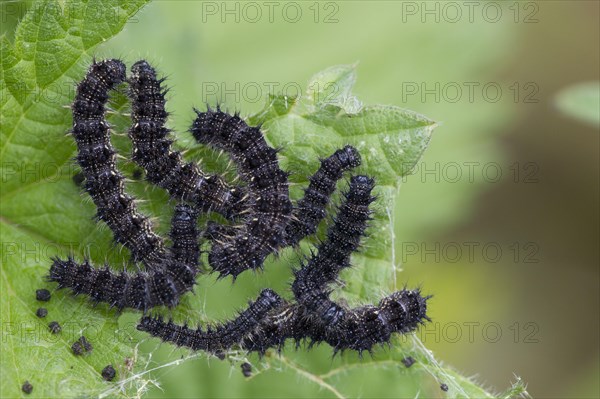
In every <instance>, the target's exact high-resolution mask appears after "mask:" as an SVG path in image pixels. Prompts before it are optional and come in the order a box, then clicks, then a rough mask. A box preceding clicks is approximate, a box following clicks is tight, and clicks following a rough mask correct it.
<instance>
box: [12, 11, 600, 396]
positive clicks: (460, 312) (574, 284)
mask: <svg viewBox="0 0 600 399" xmlns="http://www.w3.org/2000/svg"><path fill="white" fill-rule="evenodd" d="M13 4H14V2H13ZM291 4H292V5H289V4H288V3H283V2H272V3H268V2H250V3H243V2H221V1H218V2H210V1H208V2H202V1H155V2H153V3H151V4H150V5H149V6H147V7H146V8H145V9H144V10H143V11H142V12H141V13H139V14H138V15H137V16H136V17H134V18H133V20H132V21H130V22H129V23H128V25H127V27H126V28H125V30H124V32H122V33H121V34H119V35H118V36H117V37H116V38H115V39H114V40H111V41H109V42H107V43H106V44H105V45H104V46H102V47H101V48H100V50H99V53H98V54H97V55H98V56H100V57H102V56H111V57H113V56H119V57H122V58H124V59H125V60H127V62H128V63H131V62H132V61H135V60H137V59H139V58H146V59H148V60H150V61H151V62H153V63H154V64H155V65H156V66H157V68H158V69H159V70H160V71H162V72H163V73H164V74H165V75H166V76H167V77H168V83H169V86H170V87H171V88H172V90H171V99H170V102H169V103H168V107H169V110H170V111H172V113H173V118H174V119H173V120H172V127H174V128H175V129H176V130H178V131H179V132H185V130H186V128H187V126H188V125H189V123H190V121H191V119H192V112H191V108H190V105H191V104H193V105H195V106H198V107H202V106H203V104H204V103H205V102H209V103H211V104H215V103H216V102H217V100H220V101H221V102H224V103H225V104H226V105H227V107H229V109H238V110H241V111H242V114H244V115H249V114H251V113H253V112H255V111H258V110H260V109H261V108H262V107H263V105H264V99H265V97H266V95H268V94H269V93H270V92H273V91H274V92H279V91H282V90H284V89H287V90H288V94H295V93H296V91H297V88H302V89H304V87H305V83H306V81H307V80H308V79H309V78H310V76H311V75H312V74H313V73H316V72H317V71H320V70H322V69H324V68H326V67H328V66H331V65H336V64H347V63H355V62H358V66H357V71H358V80H357V83H356V87H355V94H356V96H357V97H358V98H359V99H360V100H362V101H363V102H364V103H365V104H371V103H373V104H374V103H383V104H395V105H400V106H403V107H406V108H409V109H412V110H414V111H417V112H419V113H422V114H424V115H426V116H428V117H430V118H432V119H434V120H436V121H439V122H440V123H441V126H440V127H439V128H438V129H436V131H435V132H434V137H433V139H432V141H431V145H430V148H429V149H428V150H427V151H426V153H425V156H424V159H423V160H422V163H421V164H419V166H418V169H417V170H416V173H415V174H414V175H412V176H410V177H408V178H407V179H406V181H405V183H404V184H403V186H402V189H401V190H400V196H399V198H398V201H397V203H396V207H397V209H398V210H399V213H398V214H399V215H400V217H399V218H398V220H396V221H395V226H394V231H395V235H396V248H395V250H396V258H397V263H398V266H401V268H402V270H403V271H402V272H401V273H399V274H398V284H399V285H402V284H404V283H407V282H408V283H409V285H411V286H412V285H418V284H422V285H423V287H424V290H425V291H426V292H427V293H432V294H434V295H435V296H434V298H433V299H432V301H431V305H430V307H431V316H432V318H433V319H434V323H432V325H430V326H429V327H427V328H425V329H422V330H421V331H420V333H419V334H420V336H421V338H422V340H423V341H424V343H425V345H426V346H427V347H428V348H430V349H432V350H433V351H434V353H435V355H436V357H437V358H438V359H441V360H443V361H444V362H445V363H447V364H450V365H452V366H454V367H455V368H456V369H458V370H459V371H461V372H462V373H463V374H466V375H477V377H476V378H477V380H478V381H481V382H483V383H484V384H485V385H486V386H491V387H494V388H496V389H503V388H505V387H506V386H507V385H508V382H509V380H511V379H512V378H513V373H514V374H517V375H519V376H522V377H523V378H524V380H525V381H526V382H527V383H528V386H529V389H528V391H529V392H530V393H531V394H532V395H533V396H534V397H553V398H564V397H577V398H587V397H590V398H591V397H599V396H600V392H599V374H600V366H599V335H600V334H599V316H598V315H599V310H600V309H599V303H600V298H599V291H600V290H599V277H600V276H599V268H598V266H599V246H598V242H599V214H598V212H599V211H598V203H599V157H598V150H599V134H598V133H599V132H598V129H599V126H598V117H597V112H599V111H598V109H597V107H593V106H592V108H591V113H592V115H591V117H583V118H581V117H578V115H577V112H575V113H573V116H571V115H570V113H569V109H570V108H569V107H568V106H567V107H563V106H559V105H560V104H562V103H564V101H562V102H561V101H559V99H560V96H561V93H563V90H565V89H568V88H569V87H570V86H572V85H575V84H581V83H586V82H594V81H598V80H599V76H598V74H599V69H600V60H599V48H600V43H599V37H600V31H599V13H600V9H599V3H598V2H596V1H547V2H543V1H541V2H532V1H522V2H514V1H508V2H443V1H442V2H434V1H431V2H420V1H418V2H411V1H368V2H367V1H347V2H328V1H323V2H314V1H300V2H294V3H291ZM5 6H6V4H5ZM270 7H272V8H270ZM269 10H271V12H272V14H269ZM259 11H260V13H261V15H258V14H257V12H259ZM298 11H299V12H300V14H298ZM13 22H14V21H10V20H9V21H6V24H5V26H4V27H3V31H6V32H11V31H12V30H13V29H12V28H11V24H12V23H13ZM588 87H591V88H592V89H591V91H592V94H594V92H595V94H596V95H597V91H598V86H597V84H596V85H593V84H592V85H591V86H588ZM592 97H593V95H592ZM586 104H587V103H586ZM565 110H566V111H565ZM594 112H596V114H595V113H594ZM571 113H572V112H571ZM588 115H589V114H588ZM180 139H181V140H187V142H188V143H190V144H191V140H190V137H189V135H187V134H185V133H184V134H182V135H181V137H180ZM294 259H295V258H294ZM288 278H289V273H288V272H283V271H280V270H275V271H274V270H268V271H267V273H265V275H264V276H258V277H257V276H243V278H241V279H240V280H241V281H240V284H236V285H235V287H233V286H231V284H230V283H228V282H227V283H223V282H219V283H216V282H215V281H214V279H213V278H207V279H205V280H204V281H203V282H201V283H200V284H201V286H200V287H199V292H201V293H202V294H201V295H205V296H206V304H207V305H206V309H205V311H206V313H207V316H208V317H210V318H221V317H225V316H226V315H229V314H231V313H232V311H233V309H235V308H236V307H238V306H240V305H242V304H243V303H244V302H245V301H246V300H247V298H249V297H252V296H254V294H255V293H256V292H257V291H258V289H259V288H260V287H261V286H264V285H265V284H269V285H270V286H272V287H275V288H278V287H279V288H281V287H285V284H286V281H287V279H288ZM140 351H146V352H150V353H152V359H151V362H152V363H151V364H149V368H152V367H153V366H155V365H157V364H163V363H165V362H166V361H168V360H173V359H178V358H180V357H181V356H187V352H186V351H179V350H178V351H173V350H172V349H171V348H170V347H169V346H168V345H158V344H157V342H155V341H154V340H150V341H148V342H145V343H144V345H142V346H141V347H140ZM330 354H331V352H330V350H329V349H328V348H324V347H323V348H318V349H317V350H314V351H312V352H305V351H299V352H298V353H296V354H294V353H292V354H291V355H290V356H291V357H292V358H293V359H294V360H295V361H296V362H298V363H299V364H302V365H304V366H306V367H307V368H308V369H311V370H313V371H320V372H326V371H327V370H328V369H329V368H331V367H332V361H331V358H330ZM253 361H254V362H256V364H260V362H258V360H257V359H253ZM153 377H154V378H155V379H156V380H157V381H158V382H160V385H161V387H160V388H158V387H154V386H151V387H150V392H149V393H148V396H149V397H193V396H202V397H212V396H221V397H223V396H226V397H270V396H273V397H280V396H287V397H297V396H326V397H329V396H331V394H330V393H329V392H326V391H322V390H319V388H318V387H317V386H316V385H314V384H311V383H309V382H307V381H306V380H303V379H300V378H299V377H298V376H297V374H295V373H293V372H289V371H283V372H280V373H273V372H269V373H263V374H260V375H258V376H257V377H256V378H253V379H250V380H245V379H244V378H243V376H242V375H241V372H239V370H238V369H232V368H231V366H230V365H229V364H228V363H224V362H219V361H217V360H214V359H213V360H210V361H209V360H207V359H206V358H205V357H198V358H195V359H191V360H186V361H185V362H183V363H182V364H180V365H178V366H177V367H169V368H163V369H159V370H156V371H155V372H154V373H153ZM341 378H342V379H343V381H342V382H341V385H338V386H343V387H344V388H345V391H346V392H356V393H361V394H362V396H382V395H387V396H398V395H402V393H401V392H397V391H394V392H389V391H386V389H385V387H386V384H388V383H389V382H390V381H392V379H394V378H398V377H397V374H396V372H395V371H394V370H383V369H374V370H370V371H361V372H360V373H350V374H349V375H347V376H345V377H341ZM415 389H418V387H417V388H415V387H412V388H411V387H407V389H406V394H410V392H414V390H415ZM440 395H441V392H440Z"/></svg>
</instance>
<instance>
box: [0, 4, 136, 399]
mask: <svg viewBox="0 0 600 399" xmlns="http://www.w3.org/2000/svg"><path fill="white" fill-rule="evenodd" d="M145 3H146V1H143V0H137V1H117V0H111V1H66V2H53V1H42V2H37V3H34V4H33V5H32V6H31V8H30V10H29V11H28V12H27V13H26V15H25V16H24V18H23V19H22V20H21V22H20V23H19V24H18V27H17V29H16V32H15V35H14V43H10V42H9V41H8V39H7V38H6V37H2V38H1V39H0V46H1V52H2V68H0V73H1V75H0V107H1V108H0V109H1V114H2V118H1V119H2V127H1V136H0V138H1V141H0V154H1V158H2V192H1V198H0V201H1V202H2V210H1V216H0V230H1V235H2V254H1V257H2V262H1V263H2V269H1V272H2V282H1V285H0V286H1V291H2V295H1V305H0V308H1V313H2V328H3V342H2V360H1V363H0V364H1V369H2V382H1V385H0V395H1V396H2V397H16V396H20V395H21V394H22V393H21V385H22V384H23V382H24V381H25V380H28V381H29V382H30V383H31V384H32V385H33V387H34V388H33V393H32V394H31V395H30V397H51V396H55V397H59V396H60V397H69V396H83V395H89V396H98V395H99V394H100V393H101V392H103V391H106V390H110V389H112V388H113V387H119V388H122V390H120V391H121V392H130V393H132V392H137V391H138V388H139V387H140V381H138V380H136V381H133V382H132V383H131V384H129V383H128V384H123V385H122V386H121V385H119V384H118V383H108V382H106V381H104V380H103V379H102V377H101V375H100V372H101V370H102V369H103V368H104V367H105V366H107V365H108V364H112V365H113V366H114V367H115V369H116V370H117V372H118V378H119V379H123V380H124V379H125V378H126V377H128V373H130V370H129V369H128V368H126V367H125V366H124V365H123V364H124V361H125V359H126V358H131V359H134V358H136V353H135V350H134V347H135V345H134V343H132V342H131V338H130V336H129V334H128V333H127V331H128V330H127V328H119V325H118V323H117V318H116V317H115V315H114V312H108V311H106V310H104V309H92V308H91V307H90V306H89V304H88V303H86V302H85V301H81V300H73V299H72V298H70V297H69V296H65V295H62V296H60V295H56V294H55V295H54V297H53V298H52V299H51V300H50V302H47V303H42V302H38V301H36V299H35V290H36V289H38V288H42V287H44V286H45V285H46V284H45V283H44V281H43V276H44V275H45V274H46V273H47V271H48V267H49V258H50V257H51V256H54V255H61V256H65V255H67V254H69V253H73V254H75V255H76V256H79V257H83V255H84V253H85V252H89V249H88V250H86V249H84V248H83V247H82V246H81V244H82V241H85V240H86V238H90V237H95V238H93V239H91V240H90V241H88V243H96V244H98V247H99V248H102V249H103V250H105V249H106V248H110V245H111V244H110V237H109V236H107V234H106V232H100V231H98V229H97V228H95V227H94V225H93V223H91V221H90V216H91V215H93V209H92V205H91V204H89V203H88V204H85V206H82V203H81V202H82V197H81V195H80V193H79V189H78V188H77V187H76V186H75V185H74V184H73V182H72V181H71V176H72V175H73V173H74V169H73V167H72V166H71V162H70V158H71V157H72V156H73V154H74V149H75V146H74V143H73V142H72V139H71V138H69V137H67V136H66V135H65V133H66V132H67V131H68V130H69V128H70V125H71V118H70V112H69V110H68V109H66V108H64V106H66V105H68V104H70V103H71V102H72V100H73V96H74V90H75V86H74V82H75V81H77V80H80V79H81V77H82V76H83V73H84V70H85V67H86V65H89V63H90V62H91V55H92V54H93V50H94V48H95V47H96V46H97V45H98V44H100V43H102V42H104V41H106V40H107V39H109V38H110V37H112V36H114V35H116V34H117V33H118V32H119V31H121V29H123V27H124V25H125V23H126V22H127V21H128V19H129V18H130V17H131V16H133V15H134V14H135V13H136V12H137V11H138V10H139V9H140V8H141V7H142V6H143V5H144V4H145ZM87 221H90V222H87ZM104 244H106V246H105V247H102V246H101V245H104ZM100 259H102V258H100ZM100 259H99V260H100ZM38 307H46V308H47V309H48V316H47V317H46V318H44V319H39V318H37V317H36V315H35V312H36V309H37V308H38ZM50 321H58V322H59V323H60V324H61V325H62V332H61V333H59V334H57V335H52V334H50V332H49V331H48V326H47V325H48V323H49V322H50ZM82 334H83V335H85V336H86V337H87V338H88V340H89V341H90V342H91V343H92V345H93V347H94V349H93V351H92V353H91V354H90V355H88V356H85V357H76V356H74V355H73V353H72V352H71V349H70V347H71V344H72V343H73V342H74V341H75V340H77V339H78V338H79V336H81V335H82ZM137 360H138V361H139V360H140V359H137ZM135 368H139V366H138V365H135V366H134V369H135Z"/></svg>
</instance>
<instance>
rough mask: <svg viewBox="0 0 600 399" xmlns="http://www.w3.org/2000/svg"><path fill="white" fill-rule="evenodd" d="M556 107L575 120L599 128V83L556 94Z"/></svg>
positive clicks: (580, 84) (575, 87)
mask: <svg viewBox="0 0 600 399" xmlns="http://www.w3.org/2000/svg"><path fill="white" fill-rule="evenodd" d="M556 105H557V106H558V109H560V110H561V111H562V112H564V113H565V114H567V115H569V116H571V117H573V118H575V119H578V120H580V121H583V122H587V123H590V124H592V125H594V126H600V82H587V83H579V84H576V85H573V86H570V87H567V88H566V89H564V90H562V91H561V92H560V93H558V94H557V96H556Z"/></svg>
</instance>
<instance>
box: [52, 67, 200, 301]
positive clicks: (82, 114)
mask: <svg viewBox="0 0 600 399" xmlns="http://www.w3.org/2000/svg"><path fill="white" fill-rule="evenodd" d="M123 81H125V65H124V64H123V63H122V62H121V61H119V60H104V61H100V62H94V63H93V64H92V65H91V66H90V68H89V70H88V73H87V75H86V77H85V78H84V79H83V81H82V82H81V83H80V84H79V86H78V88H77V95H76V97H75V101H74V102H73V105H72V110H73V130H72V133H73V137H74V138H75V141H76V143H77V148H78V155H77V157H76V159H77V162H78V163H79V165H80V166H81V169H82V171H83V174H84V177H85V179H86V183H85V188H86V190H87V192H88V193H89V194H90V196H91V197H92V199H93V201H94V204H95V205H96V208H97V210H98V213H97V217H98V219H100V220H103V221H104V222H106V224H107V225H108V226H109V227H110V229H111V230H112V231H113V235H114V238H115V241H117V242H118V243H121V244H123V245H124V246H125V247H126V248H128V249H129V250H130V251H131V254H132V259H133V261H134V262H141V263H142V264H143V265H144V266H145V268H146V269H147V271H145V272H138V273H128V272H126V271H123V272H121V273H114V272H112V271H111V270H110V269H109V268H108V267H105V268H103V269H95V268H93V267H92V266H91V265H90V263H89V262H88V261H87V260H86V261H84V262H83V263H81V264H80V263H77V262H75V261H74V260H73V259H72V258H69V259H67V260H62V259H60V258H55V259H54V260H53V263H52V266H51V267H50V273H49V275H48V277H47V278H48V280H49V281H54V282H57V283H58V286H59V288H69V289H70V290H71V291H72V292H73V293H74V294H76V295H78V294H85V295H88V296H89V297H90V299H91V300H92V301H94V302H104V303H108V304H109V305H110V306H111V307H112V306H114V307H117V308H118V309H123V308H133V309H139V310H143V311H146V310H147V309H149V308H152V307H155V306H160V305H166V306H170V307H172V306H175V305H177V303H178V302H179V297H180V296H181V295H182V294H183V293H185V292H187V291H190V290H191V289H192V288H193V286H194V284H195V277H196V275H197V273H198V255H199V249H198V231H197V228H196V221H197V217H198V212H197V211H196V210H195V209H194V208H192V207H190V206H188V205H185V204H180V205H178V206H177V207H176V210H175V213H174V215H173V219H172V228H171V233H170V236H171V240H172V241H173V245H172V247H171V248H168V249H166V248H164V245H163V241H162V239H161V238H160V237H158V236H157V235H156V234H155V233H154V232H153V230H152V226H151V224H150V221H149V220H148V219H147V218H146V217H145V216H143V215H141V214H140V213H139V212H138V211H137V208H136V205H135V202H134V199H133V198H132V197H130V196H128V195H127V194H125V192H124V177H123V176H122V175H121V174H120V172H119V171H118V170H117V168H116V162H115V157H116V152H115V150H114V149H113V147H112V145H111V143H110V131H109V125H108V123H107V122H106V120H105V119H104V114H105V105H106V102H107V101H108V93H109V91H110V90H112V89H114V88H115V87H116V85H118V84H119V83H121V82H123Z"/></svg>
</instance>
